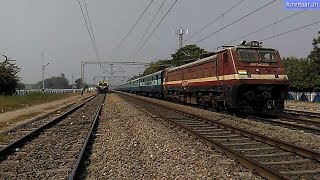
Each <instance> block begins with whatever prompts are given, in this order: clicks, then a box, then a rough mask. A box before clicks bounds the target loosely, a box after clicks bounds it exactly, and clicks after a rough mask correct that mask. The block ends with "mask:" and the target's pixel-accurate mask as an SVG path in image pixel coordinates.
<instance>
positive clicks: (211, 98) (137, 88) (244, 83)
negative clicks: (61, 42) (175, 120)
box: [116, 41, 289, 113]
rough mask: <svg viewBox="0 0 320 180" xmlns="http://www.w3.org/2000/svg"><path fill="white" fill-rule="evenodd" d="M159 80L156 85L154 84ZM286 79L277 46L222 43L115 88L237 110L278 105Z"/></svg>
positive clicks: (268, 108)
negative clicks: (190, 59) (197, 56)
mask: <svg viewBox="0 0 320 180" xmlns="http://www.w3.org/2000/svg"><path fill="white" fill-rule="evenodd" d="M160 85H161V87H160ZM288 88H289V80H288V77H287V75H286V73H285V69H284V66H283V63H282V61H281V57H280V55H279V52H278V51H277V50H275V49H273V48H265V47H262V43H260V42H258V41H251V42H248V43H246V42H245V41H243V42H242V43H241V44H240V45H235V46H223V49H222V50H220V51H217V52H214V53H212V54H211V55H210V56H208V57H205V58H202V59H199V60H197V61H194V62H191V63H188V64H184V65H181V66H178V67H170V68H167V69H165V70H163V71H159V72H156V73H154V74H152V75H147V76H143V77H139V78H137V79H134V80H131V81H129V82H127V83H125V84H122V85H119V86H118V87H117V88H116V89H117V90H120V91H126V92H131V93H136V94H143V95H149V96H150V95H157V96H160V97H163V98H165V99H171V100H175V101H180V102H184V103H189V104H201V105H203V106H209V107H214V108H217V109H226V110H232V111H237V112H253V113H254V112H268V111H269V112H270V111H283V109H284V100H285V98H286V95H287V93H288Z"/></svg>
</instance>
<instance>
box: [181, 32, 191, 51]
mask: <svg viewBox="0 0 320 180" xmlns="http://www.w3.org/2000/svg"><path fill="white" fill-rule="evenodd" d="M184 34H189V30H188V29H187V30H184V29H183V28H180V29H179V49H180V48H182V47H183V44H182V42H183V35H184Z"/></svg>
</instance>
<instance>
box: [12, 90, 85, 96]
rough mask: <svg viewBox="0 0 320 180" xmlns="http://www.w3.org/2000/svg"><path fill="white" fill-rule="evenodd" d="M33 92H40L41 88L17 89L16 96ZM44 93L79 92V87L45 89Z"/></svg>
mask: <svg viewBox="0 0 320 180" xmlns="http://www.w3.org/2000/svg"><path fill="white" fill-rule="evenodd" d="M33 92H42V90H41V89H27V90H17V94H16V95H17V96H24V95H26V94H28V93H33ZM45 92H46V93H50V94H59V93H76V92H79V93H80V92H81V89H46V90H45Z"/></svg>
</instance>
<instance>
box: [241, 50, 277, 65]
mask: <svg viewBox="0 0 320 180" xmlns="http://www.w3.org/2000/svg"><path fill="white" fill-rule="evenodd" d="M238 53H239V54H240V61H242V62H250V63H251V62H262V63H272V62H276V59H275V57H274V54H275V51H274V50H272V49H239V50H238Z"/></svg>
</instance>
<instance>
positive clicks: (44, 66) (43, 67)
mask: <svg viewBox="0 0 320 180" xmlns="http://www.w3.org/2000/svg"><path fill="white" fill-rule="evenodd" d="M48 65H49V63H47V64H46V65H44V52H43V51H42V91H43V92H44V70H45V68H46V66H48Z"/></svg>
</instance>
